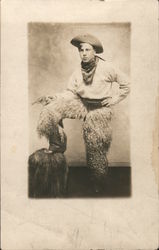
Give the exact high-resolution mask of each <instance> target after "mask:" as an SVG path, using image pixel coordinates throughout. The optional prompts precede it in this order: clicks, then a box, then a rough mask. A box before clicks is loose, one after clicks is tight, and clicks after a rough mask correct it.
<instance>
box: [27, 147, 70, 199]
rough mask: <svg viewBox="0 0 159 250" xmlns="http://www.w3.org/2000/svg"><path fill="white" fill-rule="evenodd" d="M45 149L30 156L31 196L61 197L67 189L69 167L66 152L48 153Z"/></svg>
mask: <svg viewBox="0 0 159 250" xmlns="http://www.w3.org/2000/svg"><path fill="white" fill-rule="evenodd" d="M45 150H46V149H44V148H43V149H40V150H37V151H36V152H34V153H33V154H32V155H30V157H29V189H30V190H29V195H30V196H31V197H47V196H48V197H57V196H58V197H59V196H62V195H63V194H64V193H65V190H66V184H67V175H68V167H67V164H66V159H65V156H64V154H62V153H54V154H48V153H45Z"/></svg>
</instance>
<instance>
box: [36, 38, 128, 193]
mask: <svg viewBox="0 0 159 250" xmlns="http://www.w3.org/2000/svg"><path fill="white" fill-rule="evenodd" d="M71 44H72V45H74V46H76V47H77V48H78V51H79V55H80V58H81V67H79V68H78V69H77V70H75V71H74V73H73V74H72V76H71V78H70V81H69V84H68V87H67V90H66V91H64V92H63V93H61V94H57V95H56V96H54V97H45V98H41V99H39V100H38V101H39V102H41V103H42V104H43V105H44V106H45V107H44V108H43V110H42V112H41V114H40V119H39V123H38V128H37V129H38V133H39V135H40V136H45V137H46V138H48V140H49V143H50V146H49V150H48V153H51V152H54V149H55V146H54V145H55V144H56V148H57V147H59V148H60V145H58V144H57V142H56V141H55V140H54V136H53V135H54V131H55V130H58V124H61V125H62V120H63V119H64V118H71V119H75V118H77V119H81V120H82V121H83V137H84V141H85V145H86V154H87V164H88V166H89V167H90V169H91V178H92V182H93V186H94V187H95V190H96V191H98V190H99V189H100V188H101V187H102V186H103V185H104V184H105V179H106V175H107V170H108V161H107V157H106V153H107V151H108V148H109V146H110V142H111V136H112V131H111V124H110V121H111V106H112V105H115V104H116V103H118V102H120V101H121V100H122V99H124V98H125V97H126V96H127V95H128V93H129V81H128V79H127V77H126V76H125V74H123V73H122V72H121V71H119V70H117V69H115V68H114V67H113V66H112V65H110V64H109V63H107V62H105V61H104V60H103V59H102V58H100V57H99V56H97V54H99V53H102V52H103V46H102V44H101V42H100V41H99V40H98V39H97V38H96V37H94V36H92V35H90V34H84V35H80V36H77V37H75V38H73V39H72V40H71ZM57 134H58V133H57Z"/></svg>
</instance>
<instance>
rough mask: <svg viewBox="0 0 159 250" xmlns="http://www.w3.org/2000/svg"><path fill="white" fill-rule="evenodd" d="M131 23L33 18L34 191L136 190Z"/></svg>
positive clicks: (107, 193) (106, 193)
mask: <svg viewBox="0 0 159 250" xmlns="http://www.w3.org/2000/svg"><path fill="white" fill-rule="evenodd" d="M130 35H131V26H130V23H115V24H107V23H102V24H97V23H94V24H88V23H83V24H82V23H74V24H69V23H68V24H67V23H65V24H62V23H29V24H28V55H29V56H28V60H29V62H28V65H29V129H30V130H29V132H30V137H29V140H30V141H29V145H30V157H29V196H30V197H34V198H36V197H41V198H42V197H43V198H44V197H50V198H51V197H68V198H71V197H111V196H113V197H120V196H121V197H122V196H123V197H124V196H130V195H131V168H130V166H131V163H130V145H129V144H130V143H129V142H130V139H129V133H130V126H129V93H130Z"/></svg>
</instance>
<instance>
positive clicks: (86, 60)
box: [82, 59, 90, 63]
mask: <svg viewBox="0 0 159 250" xmlns="http://www.w3.org/2000/svg"><path fill="white" fill-rule="evenodd" d="M89 61H90V60H89V59H83V60H82V62H84V63H88V62H89Z"/></svg>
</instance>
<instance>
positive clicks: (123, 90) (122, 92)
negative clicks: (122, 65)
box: [102, 69, 130, 107]
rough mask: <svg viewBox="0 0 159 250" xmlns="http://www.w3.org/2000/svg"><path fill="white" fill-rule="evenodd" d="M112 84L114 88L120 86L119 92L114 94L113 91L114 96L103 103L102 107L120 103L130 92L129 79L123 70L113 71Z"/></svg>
mask: <svg viewBox="0 0 159 250" xmlns="http://www.w3.org/2000/svg"><path fill="white" fill-rule="evenodd" d="M111 82H112V86H113V85H118V91H115V92H114V93H113V91H112V96H111V97H110V98H108V99H106V100H104V101H103V102H102V105H103V106H107V107H109V106H111V105H115V104H116V103H119V102H120V101H122V100H123V99H124V98H126V97H127V95H128V94H129V92H130V81H129V78H128V77H127V75H126V74H124V73H123V72H122V71H121V70H119V69H113V70H111Z"/></svg>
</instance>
